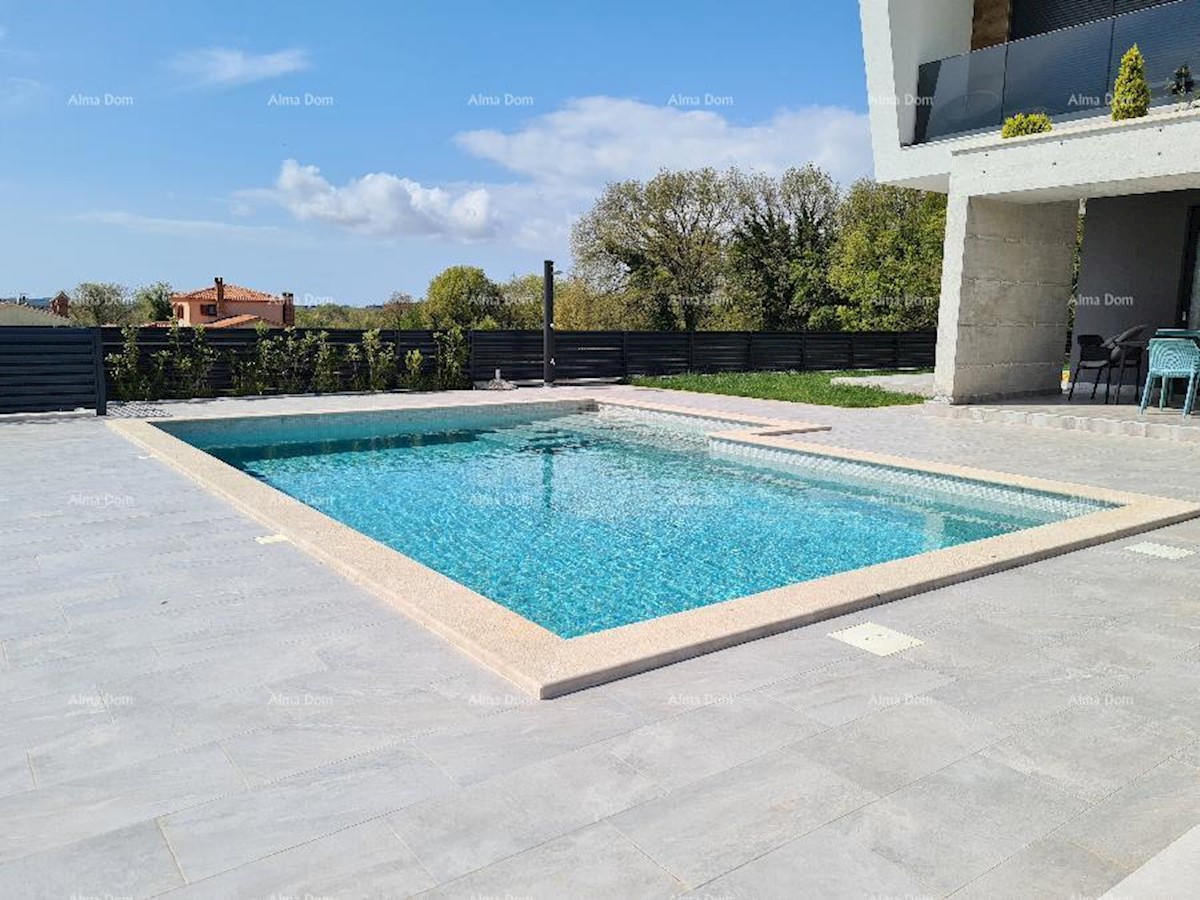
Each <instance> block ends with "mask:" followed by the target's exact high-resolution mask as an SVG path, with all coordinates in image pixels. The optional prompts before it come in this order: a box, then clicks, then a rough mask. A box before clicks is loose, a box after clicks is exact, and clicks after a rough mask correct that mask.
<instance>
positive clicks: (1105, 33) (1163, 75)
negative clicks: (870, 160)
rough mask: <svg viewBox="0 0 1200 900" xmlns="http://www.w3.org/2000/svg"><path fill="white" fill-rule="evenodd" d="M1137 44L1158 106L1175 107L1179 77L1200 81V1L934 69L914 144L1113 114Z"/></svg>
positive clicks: (1179, 1) (920, 94)
mask: <svg viewBox="0 0 1200 900" xmlns="http://www.w3.org/2000/svg"><path fill="white" fill-rule="evenodd" d="M1134 44H1137V45H1138V46H1139V47H1140V48H1141V50H1142V53H1143V55H1144V56H1145V57H1146V77H1147V79H1148V80H1149V81H1150V88H1151V92H1152V95H1153V102H1154V103H1155V104H1158V105H1162V104H1166V103H1171V102H1174V101H1175V99H1176V98H1174V97H1173V96H1172V94H1171V87H1172V85H1173V84H1174V82H1175V72H1176V70H1177V69H1178V68H1179V67H1180V66H1182V65H1185V64H1187V65H1190V66H1191V67H1192V71H1193V73H1195V74H1196V77H1197V78H1198V79H1200V0H1173V2H1167V3H1162V4H1160V5H1157V6H1152V7H1150V8H1148V9H1143V10H1140V11H1138V12H1130V13H1125V14H1123V15H1114V16H1108V17H1106V18H1103V19H1098V20H1096V21H1092V22H1088V23H1086V24H1083V25H1076V26H1074V27H1072V28H1063V29H1060V30H1058V31H1052V32H1050V33H1048V34H1040V35H1037V36H1035V37H1029V38H1025V39H1023V40H1018V41H1010V42H1009V43H1006V44H1000V45H998V46H995V47H988V48H986V49H984V50H976V51H974V52H972V53H964V54H962V55H961V56H952V57H950V58H949V59H943V60H939V61H937V62H931V63H926V64H925V65H923V66H921V68H920V73H919V77H918V87H917V97H916V98H915V100H914V102H915V104H916V128H915V132H914V139H913V143H914V144H922V143H925V142H927V141H934V140H938V139H940V138H946V137H952V136H955V135H961V134H968V133H970V132H974V131H983V130H989V129H995V130H999V129H1000V126H1001V125H1002V124H1003V122H1004V120H1005V119H1006V118H1008V117H1009V116H1011V115H1014V114H1016V113H1031V112H1044V113H1046V114H1048V115H1050V116H1052V117H1063V116H1069V117H1071V118H1082V117H1086V116H1089V115H1093V116H1099V115H1107V114H1108V110H1109V101H1110V94H1111V91H1112V85H1113V84H1114V83H1115V82H1116V79H1117V72H1118V70H1119V68H1120V65H1121V57H1122V56H1124V55H1125V52H1126V51H1127V50H1128V49H1129V48H1130V47H1132V46H1133V45H1134Z"/></svg>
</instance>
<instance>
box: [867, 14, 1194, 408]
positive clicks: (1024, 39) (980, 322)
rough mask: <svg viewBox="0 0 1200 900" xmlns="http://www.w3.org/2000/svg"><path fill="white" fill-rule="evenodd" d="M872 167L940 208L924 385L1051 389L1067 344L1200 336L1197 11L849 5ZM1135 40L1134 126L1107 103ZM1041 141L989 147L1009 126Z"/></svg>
mask: <svg viewBox="0 0 1200 900" xmlns="http://www.w3.org/2000/svg"><path fill="white" fill-rule="evenodd" d="M860 6H861V15H862V27H863V44H864V49H865V55H866V62H867V87H868V92H869V95H870V109H871V131H872V139H873V143H874V155H875V172H876V177H877V178H878V179H879V180H880V181H884V182H889V183H892V184H898V185H904V186H907V187H913V188H920V189H923V190H930V191H938V192H941V193H945V194H947V195H948V197H949V206H948V211H947V223H946V250H945V260H944V268H943V282H942V295H941V308H940V320H939V327H938V365H937V375H936V386H937V391H938V394H939V396H940V397H942V398H944V399H947V400H949V401H951V402H954V403H967V402H973V401H979V400H988V399H996V398H1003V397H1014V396H1023V395H1033V394H1041V393H1057V392H1058V391H1059V390H1060V379H1061V373H1062V366H1063V361H1064V349H1065V347H1066V339H1067V322H1068V314H1069V313H1068V311H1069V300H1070V298H1071V294H1072V283H1073V273H1074V262H1075V248H1076V242H1077V229H1078V223H1079V213H1080V210H1081V201H1084V202H1085V205H1084V206H1083V207H1082V208H1084V209H1086V214H1085V216H1084V223H1085V228H1084V241H1083V250H1082V258H1081V268H1080V273H1079V286H1078V300H1077V320H1076V333H1096V334H1102V335H1105V336H1111V335H1114V334H1117V333H1119V332H1121V331H1124V330H1125V329H1126V328H1130V327H1133V326H1137V325H1149V326H1157V327H1181V326H1183V327H1190V328H1200V277H1198V265H1200V254H1198V253H1197V245H1198V242H1200V105H1198V106H1197V107H1196V108H1193V107H1192V106H1191V105H1190V103H1188V102H1186V101H1187V98H1186V97H1182V98H1181V96H1180V95H1179V94H1177V93H1175V92H1173V88H1175V87H1176V85H1177V84H1178V85H1180V86H1186V82H1187V80H1188V79H1187V77H1186V75H1187V73H1186V71H1183V72H1181V69H1182V68H1183V67H1184V66H1188V67H1190V70H1191V71H1192V72H1197V73H1200V0H860ZM1134 44H1137V45H1138V47H1139V48H1140V49H1141V51H1142V53H1143V54H1144V56H1145V58H1146V74H1147V78H1148V80H1149V82H1150V85H1151V88H1152V95H1153V107H1152V109H1151V111H1150V114H1149V116H1147V117H1145V118H1141V119H1134V120H1127V121H1122V122H1114V121H1112V119H1111V114H1110V109H1109V100H1110V97H1109V95H1110V93H1111V91H1112V86H1113V85H1114V83H1115V81H1116V76H1117V72H1118V67H1119V65H1120V61H1121V58H1122V56H1123V55H1124V54H1125V52H1126V51H1127V50H1128V49H1129V48H1130V47H1132V46H1133V45H1134ZM1020 112H1045V113H1047V114H1049V115H1050V116H1051V117H1052V118H1053V120H1054V131H1053V132H1051V133H1049V134H1040V135H1033V136H1029V137H1021V138H1013V139H1009V140H1002V139H1001V137H1000V129H1001V125H1002V123H1003V121H1004V120H1005V119H1006V118H1007V117H1008V116H1011V115H1013V114H1015V113H1020Z"/></svg>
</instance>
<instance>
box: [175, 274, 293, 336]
mask: <svg viewBox="0 0 1200 900" xmlns="http://www.w3.org/2000/svg"><path fill="white" fill-rule="evenodd" d="M171 306H172V307H173V308H174V311H175V318H176V319H178V320H179V321H180V323H181V324H183V325H207V326H208V327H210V328H253V327H254V326H255V325H257V324H258V323H259V322H260V321H261V322H266V323H267V325H269V326H271V327H274V328H282V327H283V326H285V325H294V324H296V305H295V300H294V298H293V296H292V295H291V294H288V293H284V294H278V295H277V294H265V293H263V292H262V291H255V290H251V289H250V288H245V287H241V286H240V285H236V284H226V283H225V279H224V278H214V279H213V285H212V287H207V288H201V289H200V290H198V291H190V292H188V293H185V294H173V295H172V296H171Z"/></svg>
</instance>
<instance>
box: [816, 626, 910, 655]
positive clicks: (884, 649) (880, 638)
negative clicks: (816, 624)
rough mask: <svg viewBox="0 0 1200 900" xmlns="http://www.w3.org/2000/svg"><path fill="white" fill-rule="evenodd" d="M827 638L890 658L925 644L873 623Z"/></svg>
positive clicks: (844, 630) (835, 633) (836, 632)
mask: <svg viewBox="0 0 1200 900" xmlns="http://www.w3.org/2000/svg"><path fill="white" fill-rule="evenodd" d="M829 636H830V637H831V638H833V639H834V640H838V641H841V642H842V643H844V644H849V645H850V646H851V647H857V648H858V649H859V650H866V651H867V652H868V653H874V654H875V655H876V656H891V655H892V654H893V653H900V652H902V651H904V650H911V649H912V648H913V647H920V646H921V645H922V644H924V643H925V642H924V641H922V640H920V639H919V638H915V637H912V636H910V635H907V634H902V633H901V632H899V631H894V630H892V629H891V628H885V627H884V626H883V625H876V624H875V623H874V622H863V623H862V624H861V625H855V626H854V627H853V628H845V629H843V630H841V631H835V632H833V634H831V635H829Z"/></svg>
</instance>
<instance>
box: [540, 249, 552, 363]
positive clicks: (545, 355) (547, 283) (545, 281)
mask: <svg viewBox="0 0 1200 900" xmlns="http://www.w3.org/2000/svg"><path fill="white" fill-rule="evenodd" d="M542 382H543V384H545V385H546V387H550V386H551V385H553V384H554V260H552V259H548V260H546V261H545V263H544V264H543V274H542Z"/></svg>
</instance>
